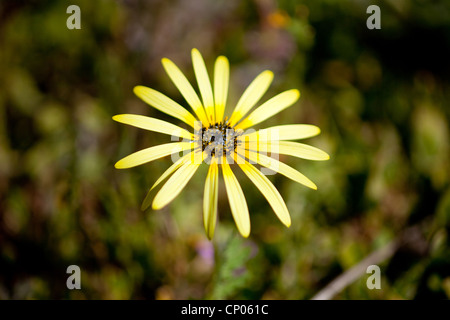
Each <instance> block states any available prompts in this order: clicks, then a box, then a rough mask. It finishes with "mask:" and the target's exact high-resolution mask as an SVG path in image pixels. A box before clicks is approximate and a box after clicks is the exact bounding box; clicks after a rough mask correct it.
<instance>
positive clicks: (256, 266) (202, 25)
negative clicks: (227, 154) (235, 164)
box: [0, 0, 450, 299]
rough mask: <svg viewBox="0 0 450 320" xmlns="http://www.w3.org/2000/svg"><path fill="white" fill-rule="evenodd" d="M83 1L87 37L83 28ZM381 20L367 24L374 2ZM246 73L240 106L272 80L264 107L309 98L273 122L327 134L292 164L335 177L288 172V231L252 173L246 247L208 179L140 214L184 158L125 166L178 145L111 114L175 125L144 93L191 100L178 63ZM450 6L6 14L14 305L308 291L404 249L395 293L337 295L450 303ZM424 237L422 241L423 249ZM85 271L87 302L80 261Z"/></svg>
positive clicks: (3, 111) (3, 291)
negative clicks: (288, 94)
mask: <svg viewBox="0 0 450 320" xmlns="http://www.w3.org/2000/svg"><path fill="white" fill-rule="evenodd" d="M69 4H76V5H78V6H79V7H80V9H81V27H82V29H81V30H68V29H67V28H66V20H67V18H68V17H69V14H67V13H66V9H67V7H68V6H69ZM370 4H377V5H379V7H380V9H381V27H382V28H381V30H368V29H367V27H366V20H367V18H368V17H369V14H367V13H366V9H367V7H368V6H369V5H370ZM194 47H195V48H198V49H199V50H200V51H201V52H202V54H203V56H204V58H205V61H206V64H207V67H208V69H209V70H210V71H211V73H210V74H212V67H213V63H214V59H215V58H216V57H217V56H218V55H221V54H223V55H226V56H227V57H228V58H229V60H230V64H231V87H230V95H229V100H228V105H227V107H228V111H229V110H230V109H231V108H232V106H233V104H235V103H236V102H237V100H238V98H239V96H240V94H241V93H242V92H243V90H244V89H245V87H246V86H247V85H248V84H249V83H250V82H251V80H252V79H253V78H254V77H255V76H256V75H257V74H258V73H259V72H261V71H263V70H265V69H270V70H272V71H274V73H275V80H274V83H273V85H272V86H271V88H270V89H269V91H268V92H267V93H266V95H265V96H264V98H263V100H266V99H268V98H270V97H272V96H273V95H275V94H277V93H279V92H281V91H283V90H286V89H291V88H298V89H299V90H300V91H301V93H302V96H301V98H300V100H299V102H298V103H296V104H295V105H294V106H293V107H291V108H289V109H287V110H286V111H284V112H282V113H280V114H278V115H277V116H275V117H274V118H273V119H270V120H269V121H266V122H264V123H263V124H261V125H260V126H259V127H258V128H262V127H266V126H269V125H274V124H289V123H310V124H314V125H317V126H319V127H320V128H321V129H322V134H321V135H319V136H318V137H315V138H311V139H309V140H307V141H306V143H308V144H311V145H314V146H316V147H319V148H322V149H323V150H325V151H327V152H328V153H329V154H330V155H331V160H329V161H326V162H313V161H307V160H301V159H297V158H291V157H283V158H282V160H283V161H286V162H287V163H288V164H289V165H291V166H293V167H295V168H297V169H298V170H300V171H301V172H302V173H304V174H305V175H306V176H308V177H310V178H311V179H312V180H313V181H314V182H316V184H317V185H318V190H317V191H314V190H309V189H307V188H306V187H304V186H302V185H298V184H295V183H294V182H292V181H291V180H289V179H286V178H285V177H283V176H280V175H275V176H271V177H270V179H271V180H272V181H273V182H274V184H275V185H276V187H277V188H278V189H279V190H280V192H281V194H282V196H283V197H284V199H285V200H286V203H287V206H288V208H289V210H290V213H291V217H292V226H291V227H290V228H289V229H288V228H285V227H284V226H283V225H282V224H281V223H280V222H279V221H278V220H277V218H276V217H275V215H274V213H273V212H272V210H271V208H270V206H269V205H268V204H267V202H266V201H265V199H264V198H263V196H262V195H261V194H260V193H259V191H258V190H257V189H256V187H254V186H253V185H252V184H251V182H250V181H249V180H248V179H247V178H246V177H245V176H243V175H242V174H241V173H242V172H240V170H239V169H238V170H235V172H236V173H237V175H238V178H239V179H240V181H241V184H242V186H243V189H244V192H245V195H246V198H247V202H248V205H249V208H250V214H251V222H252V233H251V235H250V237H249V238H248V239H243V238H242V237H240V236H239V234H238V232H237V230H236V227H235V225H234V222H233V220H232V217H231V213H230V210H229V206H228V203H227V198H226V194H225V190H224V185H223V184H221V185H220V198H219V207H220V216H219V222H218V225H217V228H216V235H215V237H214V239H213V241H211V242H210V241H208V240H207V238H206V236H205V234H204V230H203V222H202V195H203V183H204V179H205V177H206V170H205V168H203V169H202V170H201V171H199V172H198V173H197V174H196V175H195V176H194V179H193V180H192V181H191V182H190V183H189V184H188V186H187V187H186V189H185V190H184V191H183V192H182V193H181V194H180V195H179V196H178V197H177V198H176V199H175V200H174V201H173V203H172V204H171V205H170V206H168V207H167V208H165V209H163V210H161V211H157V212H153V211H151V210H150V211H147V212H142V211H141V210H140V205H141V202H142V200H143V199H144V197H145V195H146V192H147V190H148V188H149V187H150V186H151V185H152V184H153V182H154V181H155V180H156V179H157V178H158V176H159V175H160V174H161V173H162V172H164V170H165V169H166V168H167V167H169V166H170V164H171V162H170V157H168V158H165V159H161V160H159V161H155V162H152V163H150V164H146V165H142V166H140V167H136V168H132V169H128V170H116V169H115V168H114V163H115V162H116V161H117V160H119V159H120V158H122V157H124V156H126V155H128V154H130V153H132V152H134V151H137V150H140V149H143V148H146V147H149V146H153V145H156V144H160V143H165V142H168V141H170V137H168V136H164V135H161V134H157V133H152V132H147V131H144V130H140V129H136V128H133V127H130V126H125V125H122V124H119V123H116V122H114V121H112V119H111V117H112V116H113V115H115V114H119V113H135V114H142V115H149V116H154V117H157V118H161V119H166V120H169V121H172V122H174V123H176V124H179V125H182V126H183V125H184V124H181V123H180V122H179V121H178V120H176V119H172V118H170V117H168V116H166V115H164V114H162V113H160V112H159V111H157V110H155V109H153V108H151V107H149V106H147V105H146V104H145V103H143V102H142V101H141V100H139V99H138V98H137V97H136V96H134V95H133V92H132V89H133V87H134V86H136V85H145V86H149V87H152V88H154V89H157V90H160V91H161V92H163V93H165V94H167V95H168V96H170V97H172V98H173V99H175V100H176V101H178V102H179V103H181V104H183V105H186V103H185V102H184V101H183V98H182V97H181V95H180V94H179V92H178V91H177V90H176V88H175V86H174V85H173V84H172V83H171V82H170V80H169V78H168V76H167V75H166V74H165V72H164V70H163V68H162V66H161V63H160V61H161V58H162V57H168V58H170V59H172V60H173V61H174V62H175V63H176V64H177V65H178V66H179V67H180V68H181V69H182V70H183V71H184V72H185V74H186V75H187V76H188V78H189V79H190V80H191V82H192V81H193V80H194V75H193V71H192V65H191V60H190V50H191V49H192V48H194ZM449 57H450V2H449V1H444V0H442V1H425V0H401V1H400V0H398V1H397V0H396V1H394V0H390V1H388V0H385V1H381V0H380V1H373V2H371V1H360V0H343V1H342V0H340V1H339V0H306V1H288V0H285V1H274V0H248V1H237V0H233V1H228V0H219V1H208V0H178V1H167V0H164V1H163V0H150V1H143V0H123V1H113V0H101V1H89V0H74V1H72V2H70V3H69V2H67V1H62V0H48V1H37V0H30V1H25V0H20V1H19V0H16V1H1V2H0V299H209V298H216V299H237V298H239V299H310V298H311V297H313V296H314V295H315V294H316V293H317V292H319V290H321V289H322V288H324V287H325V286H326V285H327V284H328V283H329V282H330V281H332V280H333V279H334V278H336V277H337V276H339V275H341V274H342V273H344V272H345V271H346V270H348V269H349V268H351V267H352V266H354V265H356V264H358V263H359V262H360V261H361V260H363V259H364V258H365V257H366V256H368V255H369V254H371V253H372V252H374V251H376V250H378V249H380V248H383V247H385V246H386V245H388V244H389V243H392V241H400V245H399V248H398V250H396V252H395V253H394V254H393V255H392V256H391V257H389V258H387V259H384V260H382V261H379V263H378V265H379V266H380V268H381V279H382V281H381V289H380V290H376V289H374V290H369V289H368V288H367V287H366V280H367V277H368V276H369V275H367V274H365V273H364V274H362V275H361V276H360V277H358V279H357V280H356V281H355V282H353V283H351V284H349V285H348V286H347V287H346V288H345V289H344V290H342V291H341V292H339V293H338V294H337V295H335V296H334V299H414V298H434V299H448V298H450V250H449V243H450V239H449V237H450V184H449V181H450V176H449V166H448V164H449V153H450V151H449V123H450V107H449V101H450V90H449V88H450V83H449V74H450V64H449ZM405 239H406V240H405ZM72 264H74V265H78V266H79V267H80V268H81V287H82V289H81V290H68V289H67V287H66V279H67V277H68V276H69V275H68V274H66V269H67V267H68V266H69V265H72Z"/></svg>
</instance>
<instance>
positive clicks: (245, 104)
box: [230, 70, 273, 126]
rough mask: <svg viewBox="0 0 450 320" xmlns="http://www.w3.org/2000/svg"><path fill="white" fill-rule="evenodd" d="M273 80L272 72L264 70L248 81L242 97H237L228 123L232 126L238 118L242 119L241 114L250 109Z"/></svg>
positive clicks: (243, 114)
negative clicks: (248, 83) (250, 81)
mask: <svg viewBox="0 0 450 320" xmlns="http://www.w3.org/2000/svg"><path fill="white" fill-rule="evenodd" d="M272 80H273V72H272V71H269V70H266V71H263V72H261V73H260V74H259V75H258V76H257V77H256V78H255V80H253V81H252V83H250V85H249V86H248V88H247V89H246V90H245V91H244V93H243V94H242V97H241V98H240V99H239V101H238V103H237V105H236V108H235V109H234V111H233V114H232V115H231V118H230V125H231V126H233V125H234V124H236V123H237V122H238V121H239V120H241V119H242V117H243V116H245V115H246V114H247V112H249V111H250V109H251V108H253V106H254V105H255V104H256V103H257V102H258V101H259V99H261V97H262V96H263V95H264V93H266V91H267V89H268V88H269V86H270V84H271V83H272Z"/></svg>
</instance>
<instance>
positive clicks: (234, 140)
mask: <svg viewBox="0 0 450 320" xmlns="http://www.w3.org/2000/svg"><path fill="white" fill-rule="evenodd" d="M192 61H193V67H194V72H195V77H196V79H197V84H198V89H199V91H200V96H201V100H200V98H199V96H198V95H197V93H196V91H195V90H194V88H193V87H192V85H191V84H190V83H189V81H188V80H187V79H186V77H185V76H184V74H183V73H182V72H181V71H180V69H179V68H178V67H177V66H176V65H175V64H174V63H173V62H172V61H170V60H169V59H167V58H164V59H162V64H163V67H164V69H165V70H166V72H167V74H168V75H169V77H170V78H171V80H172V81H173V83H174V84H175V86H176V87H177V88H178V90H179V91H180V92H181V94H182V95H183V97H184V98H185V100H186V102H187V103H188V105H189V106H190V107H191V109H192V111H193V112H194V114H192V113H191V112H189V111H188V110H187V109H185V108H184V107H182V106H181V105H179V104H178V103H176V102H175V101H173V100H172V99H170V98H169V97H167V96H165V95H164V94H162V93H160V92H158V91H155V90H153V89H151V88H147V87H143V86H137V87H135V88H134V92H135V94H136V95H137V96H138V97H139V98H141V99H142V100H143V101H145V102H146V103H148V104H149V105H151V106H153V107H154V108H156V109H158V110H160V111H162V112H164V113H166V114H168V115H171V116H173V117H175V118H177V119H179V120H181V121H183V122H185V123H186V124H188V125H189V126H190V127H191V128H192V129H193V130H194V132H193V133H192V132H189V131H188V130H186V129H184V128H181V127H179V126H176V125H174V124H171V123H169V122H166V121H162V120H159V119H155V118H150V117H145V116H141V115H132V114H121V115H116V116H114V117H113V119H114V120H116V121H118V122H122V123H125V124H129V125H132V126H135V127H139V128H142V129H146V130H150V131H156V132H160V133H165V134H169V135H172V136H175V137H179V138H182V141H177V142H171V143H166V144H162V145H158V146H154V147H150V148H147V149H144V150H141V151H138V152H135V153H133V154H131V155H129V156H127V157H125V158H123V159H121V160H120V161H118V162H117V163H116V165H115V167H116V168H118V169H124V168H131V167H134V166H137V165H141V164H143V163H147V162H150V161H153V160H156V159H159V158H162V157H165V156H169V155H172V159H173V160H174V163H173V164H172V165H171V166H170V167H169V168H168V169H167V170H166V171H165V172H164V173H163V174H162V176H161V177H160V178H159V179H158V180H157V181H156V182H155V183H154V185H153V186H152V187H151V189H150V190H152V189H154V188H155V187H156V186H158V185H159V184H160V183H161V182H163V181H164V180H166V179H167V181H166V182H165V184H164V185H163V186H162V187H161V189H160V190H159V191H158V193H157V194H156V196H155V197H154V199H153V201H152V203H151V205H152V208H153V209H154V210H157V209H161V208H163V207H165V206H166V205H167V204H169V203H170V202H171V201H172V200H173V199H174V198H175V197H176V196H177V195H178V194H179V193H180V192H181V191H182V190H183V188H184V187H185V186H186V184H187V183H188V182H189V180H190V179H191V178H192V176H193V175H194V173H195V172H196V171H197V169H198V168H199V166H200V165H202V164H206V165H208V166H209V170H208V174H207V176H206V181H205V190H204V196H203V222H204V227H205V231H206V235H207V236H208V238H210V239H211V238H212V237H213V234H214V229H215V225H216V221H217V201H218V190H219V167H220V169H221V171H222V176H223V180H224V182H225V188H226V191H227V195H228V200H229V203H230V208H231V213H232V215H233V218H234V220H235V222H236V226H237V228H238V230H239V232H240V233H241V235H242V236H244V237H248V235H249V234H250V216H249V211H248V207H247V203H246V200H245V196H244V193H243V191H242V188H241V186H240V184H239V182H238V180H237V178H236V176H235V175H234V173H233V171H232V169H231V166H233V165H235V164H237V166H238V167H240V169H242V171H243V172H244V173H245V175H247V177H248V178H249V179H250V180H251V181H252V182H253V183H254V184H255V185H256V187H257V188H258V189H259V190H260V191H261V193H262V194H263V195H264V197H265V198H266V199H267V201H268V202H269V204H270V205H271V207H272V208H273V210H274V212H275V214H276V215H277V217H278V218H279V219H280V221H281V222H282V223H283V224H284V225H286V226H287V227H289V226H290V224H291V219H290V215H289V212H288V209H287V207H286V204H285V202H284V200H283V198H282V197H281V195H280V193H279V192H278V190H277V189H276V188H275V186H274V185H273V184H272V182H270V180H269V179H268V178H267V176H266V174H265V173H268V172H277V173H280V174H283V175H284V176H286V177H288V178H290V179H292V180H294V181H296V182H298V183H301V184H303V185H305V186H307V187H309V188H312V189H317V187H316V185H315V184H314V183H313V182H312V181H311V180H309V179H308V178H307V177H305V176H304V175H303V174H301V173H300V172H298V171H297V170H296V169H294V168H292V167H290V166H288V165H287V164H285V163H282V162H280V161H278V159H277V156H278V155H279V154H284V155H291V156H294V157H299V158H303V159H309V160H327V159H329V156H328V154H326V153H325V152H324V151H322V150H320V149H317V148H314V147H312V146H309V145H306V144H302V143H297V142H292V141H289V140H297V139H304V138H309V137H313V136H315V135H317V134H319V133H320V129H319V128H318V127H316V126H313V125H307V124H290V125H280V126H275V127H270V128H267V129H263V130H258V131H255V130H251V129H249V128H250V127H252V126H255V125H256V124H259V123H260V122H263V121H264V120H266V119H268V118H270V117H271V116H273V115H275V114H277V113H278V112H280V111H282V110H284V109H286V108H287V107H289V106H291V105H293V104H294V103H295V102H296V101H297V100H298V98H299V97H300V93H299V91H298V90H296V89H292V90H287V91H285V92H282V93H280V94H278V95H276V96H275V97H273V98H271V99H269V100H267V101H266V102H264V103H262V104H261V105H260V106H258V107H257V108H256V109H254V110H253V111H251V110H252V109H253V107H254V106H255V105H256V104H257V103H258V101H259V100H260V99H261V97H262V96H263V95H264V93H265V92H266V91H267V89H268V88H269V86H270V84H271V82H272V79H273V73H272V72H271V71H267V70H266V71H263V72H262V73H261V74H259V75H258V76H257V77H256V78H255V79H254V80H253V81H252V83H251V84H250V85H249V86H248V88H247V89H246V90H245V91H244V93H243V94H242V96H241V98H240V99H239V101H238V103H237V105H236V107H235V108H234V110H233V112H232V114H231V116H230V117H225V116H224V114H225V105H226V102H227V95H228V82H229V63H228V60H227V58H226V57H224V56H220V57H218V58H217V60H216V62H215V65H214V79H213V86H211V82H210V79H209V76H208V72H207V70H206V66H205V62H204V60H203V58H202V56H201V54H200V52H199V51H198V50H197V49H193V50H192ZM180 152H182V153H183V155H182V156H181V157H179V153H180ZM268 153H270V156H268V155H267V154H268ZM254 164H258V165H260V166H261V170H260V169H258V168H256V167H255V166H254ZM264 170H266V171H264ZM149 194H150V193H149ZM149 205H150V201H149V199H148V195H147V197H146V199H145V200H144V203H143V209H146V208H147V207H148V206H149Z"/></svg>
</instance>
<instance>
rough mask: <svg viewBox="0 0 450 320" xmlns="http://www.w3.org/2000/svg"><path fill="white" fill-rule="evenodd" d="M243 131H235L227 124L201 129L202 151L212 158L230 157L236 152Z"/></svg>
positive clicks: (220, 123)
mask: <svg viewBox="0 0 450 320" xmlns="http://www.w3.org/2000/svg"><path fill="white" fill-rule="evenodd" d="M241 134H242V130H235V129H234V128H232V127H231V126H229V125H228V123H227V122H216V123H215V124H210V125H209V127H202V129H201V143H202V151H206V153H207V154H208V155H210V156H211V157H223V156H228V155H230V154H231V153H232V152H234V151H235V150H236V147H237V145H238V141H237V138H238V137H239V135H241Z"/></svg>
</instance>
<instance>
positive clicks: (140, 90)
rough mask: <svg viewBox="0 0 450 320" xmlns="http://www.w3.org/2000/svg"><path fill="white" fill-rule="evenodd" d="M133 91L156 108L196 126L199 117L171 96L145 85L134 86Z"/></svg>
mask: <svg viewBox="0 0 450 320" xmlns="http://www.w3.org/2000/svg"><path fill="white" fill-rule="evenodd" d="M133 91H134V93H135V94H136V95H137V96H138V97H139V98H141V99H142V100H143V101H144V102H146V103H148V104H149V105H151V106H152V107H154V108H155V109H158V110H159V111H161V112H164V113H166V114H168V115H170V116H172V117H175V118H177V119H180V120H181V121H184V122H185V123H187V124H188V125H190V126H191V127H194V124H195V122H196V121H197V119H195V117H194V116H193V115H192V114H191V113H190V112H189V111H187V110H186V109H185V108H183V107H182V106H180V105H179V104H178V103H176V102H175V101H173V100H172V99H170V98H169V97H167V96H165V95H163V94H162V93H161V92H158V91H156V90H153V89H151V88H147V87H143V86H137V87H134V89H133Z"/></svg>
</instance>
